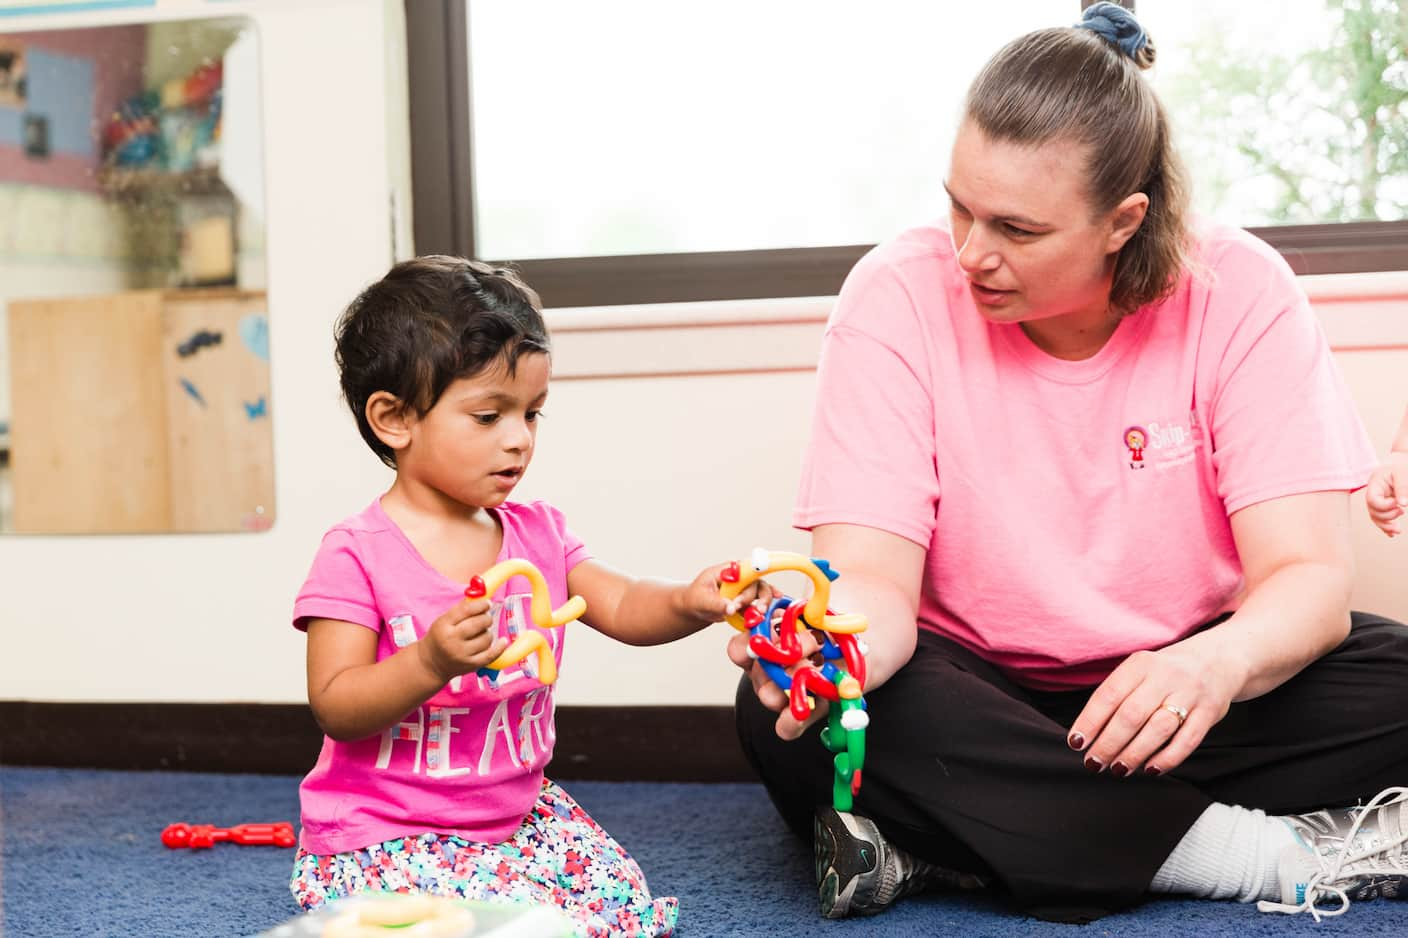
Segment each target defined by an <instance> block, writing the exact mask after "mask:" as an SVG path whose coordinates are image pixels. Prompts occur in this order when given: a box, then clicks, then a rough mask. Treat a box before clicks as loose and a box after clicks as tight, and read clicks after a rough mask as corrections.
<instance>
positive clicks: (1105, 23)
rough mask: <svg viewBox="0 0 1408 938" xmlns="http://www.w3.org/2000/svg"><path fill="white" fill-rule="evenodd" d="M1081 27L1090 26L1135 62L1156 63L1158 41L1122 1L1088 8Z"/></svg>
mask: <svg viewBox="0 0 1408 938" xmlns="http://www.w3.org/2000/svg"><path fill="white" fill-rule="evenodd" d="M1076 28H1077V29H1088V30H1090V31H1091V32H1093V33H1095V34H1096V35H1097V36H1099V37H1100V38H1101V39H1104V40H1105V41H1106V42H1108V43H1110V44H1111V45H1113V46H1115V47H1116V48H1118V49H1119V50H1120V52H1122V53H1124V54H1125V55H1127V56H1128V57H1129V58H1130V59H1131V60H1132V61H1133V62H1134V64H1135V65H1138V66H1139V67H1140V68H1148V67H1149V66H1150V65H1153V64H1154V43H1153V40H1151V39H1150V38H1149V34H1148V33H1146V32H1144V27H1143V26H1140V25H1139V21H1138V20H1137V19H1135V18H1134V14H1133V13H1131V12H1129V11H1128V10H1126V9H1125V8H1124V7H1122V6H1120V5H1119V4H1118V3H1109V2H1101V3H1094V4H1091V5H1090V6H1088V7H1086V8H1085V12H1084V13H1083V14H1082V15H1081V18H1080V22H1079V23H1077V24H1076Z"/></svg>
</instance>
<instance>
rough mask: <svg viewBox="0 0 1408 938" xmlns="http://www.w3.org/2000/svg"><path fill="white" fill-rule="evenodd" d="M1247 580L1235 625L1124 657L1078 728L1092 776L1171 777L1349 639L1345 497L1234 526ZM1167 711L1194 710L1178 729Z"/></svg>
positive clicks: (1270, 506) (1314, 499) (1251, 509)
mask: <svg viewBox="0 0 1408 938" xmlns="http://www.w3.org/2000/svg"><path fill="white" fill-rule="evenodd" d="M1231 525H1232V535H1233V538H1234V539H1235V541H1236V545H1237V552H1238V555H1239V556H1240V557H1241V560H1242V569H1243V572H1244V576H1245V579H1246V589H1245V592H1244V594H1243V600H1242V603H1241V605H1240V607H1239V608H1238V609H1237V611H1236V612H1235V613H1234V614H1233V615H1232V616H1231V617H1230V618H1228V619H1227V620H1226V621H1224V622H1222V623H1221V624H1219V625H1216V626H1214V627H1212V628H1209V629H1204V630H1203V631H1201V632H1198V633H1197V634H1195V635H1192V636H1189V637H1188V638H1186V639H1184V640H1183V641H1180V642H1176V643H1174V644H1172V645H1169V646H1168V647H1166V648H1162V649H1160V650H1158V651H1152V652H1138V653H1136V654H1134V655H1131V656H1130V657H1129V658H1127V659H1126V660H1125V661H1124V663H1122V664H1121V665H1120V666H1119V667H1118V668H1116V669H1115V671H1114V672H1113V673H1112V674H1111V675H1110V676H1109V677H1108V678H1106V679H1105V680H1104V682H1102V683H1101V685H1100V686H1099V687H1098V688H1097V689H1096V690H1095V692H1094V694H1092V695H1091V698H1090V701H1089V703H1087V704H1086V707H1085V709H1084V710H1082V711H1081V714H1080V716H1079V717H1078V718H1077V719H1076V721H1075V723H1074V724H1073V725H1072V727H1071V746H1072V748H1075V749H1078V750H1079V749H1084V748H1086V747H1085V743H1086V742H1087V741H1088V742H1089V748H1088V751H1087V754H1086V760H1087V767H1089V768H1091V769H1092V770H1096V771H1098V770H1102V769H1105V768H1110V769H1111V770H1112V771H1113V772H1114V774H1116V775H1120V776H1122V775H1126V774H1131V773H1133V772H1134V771H1136V770H1137V769H1138V768H1139V767H1140V766H1141V765H1145V766H1146V771H1149V772H1151V773H1153V774H1159V773H1163V772H1167V771H1169V770H1171V769H1173V768H1174V767H1176V766H1178V765H1179V764H1181V763H1182V762H1183V760H1184V759H1186V758H1188V756H1189V755H1190V754H1192V752H1193V751H1194V750H1195V749H1197V747H1198V745H1199V744H1200V743H1202V741H1203V737H1204V736H1205V735H1206V734H1207V732H1208V730H1209V729H1211V728H1212V727H1213V726H1214V725H1215V724H1216V723H1217V722H1218V721H1219V720H1221V719H1222V718H1223V717H1224V716H1226V714H1227V710H1228V708H1229V707H1230V706H1231V705H1232V703H1233V702H1235V701H1239V700H1247V699H1250V698H1253V697H1259V696H1261V695H1262V694H1265V693H1267V692H1268V691H1270V690H1273V689H1274V688H1276V687H1278V686H1280V685H1281V684H1282V683H1284V682H1285V681H1287V680H1289V679H1290V678H1291V677H1293V676H1294V675H1295V674H1296V673H1297V672H1299V671H1300V670H1301V669H1302V668H1304V667H1305V666H1306V665H1308V664H1310V663H1311V662H1313V661H1315V660H1316V659H1317V658H1320V657H1321V656H1323V655H1324V654H1326V653H1327V652H1329V651H1331V650H1332V649H1334V648H1335V647H1336V646H1337V645H1339V644H1340V642H1342V641H1343V640H1344V638H1345V636H1346V635H1347V634H1348V633H1349V595H1350V588H1351V585H1352V581H1353V576H1354V557H1353V551H1352V548H1351V543H1350V537H1349V496H1348V493H1346V492H1312V493H1307V494H1303V495H1290V496H1286V497H1283V498H1274V499H1270V500H1268V501H1264V502H1260V503H1257V504H1255V505H1250V506H1248V507H1246V508H1243V509H1242V510H1240V511H1238V512H1236V513H1234V514H1233V515H1232V516H1231ZM1168 705H1172V706H1173V707H1177V708H1182V709H1183V710H1184V711H1186V714H1187V716H1186V720H1183V721H1180V720H1179V718H1178V716H1177V715H1176V714H1175V713H1174V712H1173V711H1172V710H1171V709H1169V708H1168Z"/></svg>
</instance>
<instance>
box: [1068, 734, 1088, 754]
mask: <svg viewBox="0 0 1408 938" xmlns="http://www.w3.org/2000/svg"><path fill="white" fill-rule="evenodd" d="M1066 745H1068V746H1070V747H1071V748H1072V749H1074V750H1075V751H1076V752H1080V751H1081V750H1082V749H1084V748H1085V737H1084V736H1082V735H1080V734H1079V733H1072V734H1071V735H1069V736H1067V737H1066Z"/></svg>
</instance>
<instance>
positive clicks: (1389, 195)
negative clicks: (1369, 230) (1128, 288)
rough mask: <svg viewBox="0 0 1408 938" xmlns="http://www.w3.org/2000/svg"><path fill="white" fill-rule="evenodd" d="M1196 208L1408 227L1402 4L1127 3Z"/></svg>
mask: <svg viewBox="0 0 1408 938" xmlns="http://www.w3.org/2000/svg"><path fill="white" fill-rule="evenodd" d="M1139 19H1140V21H1141V22H1142V23H1144V25H1145V26H1146V27H1147V28H1148V30H1149V32H1150V34H1151V35H1152V36H1153V37H1154V40H1155V43H1156V45H1157V48H1158V63H1157V64H1156V65H1155V68H1154V71H1153V75H1152V77H1153V79H1154V82H1155V84H1156V86H1157V87H1158V89H1159V91H1160V93H1161V95H1162V96H1163V100H1164V102H1165V104H1166V105H1167V106H1168V108H1169V110H1170V113H1171V117H1172V119H1173V121H1174V126H1175V130H1176V132H1177V134H1178V145H1179V148H1180V149H1181V150H1182V152H1183V154H1184V156H1185V157H1186V159H1187V161H1188V164H1189V167H1190V169H1191V171H1192V175H1193V180H1194V186H1195V190H1194V198H1195V204H1196V206H1197V207H1198V209H1199V210H1200V211H1202V212H1204V213H1208V214H1212V215H1215V216H1217V217H1219V218H1221V219H1223V220H1225V221H1228V222H1232V223H1235V224H1239V225H1244V226H1259V225H1280V224H1325V223H1333V222H1348V221H1400V220H1403V219H1406V218H1408V56H1405V48H1408V0H1282V2H1280V3H1276V4H1264V3H1245V4H1231V3H1224V2H1222V0H1139Z"/></svg>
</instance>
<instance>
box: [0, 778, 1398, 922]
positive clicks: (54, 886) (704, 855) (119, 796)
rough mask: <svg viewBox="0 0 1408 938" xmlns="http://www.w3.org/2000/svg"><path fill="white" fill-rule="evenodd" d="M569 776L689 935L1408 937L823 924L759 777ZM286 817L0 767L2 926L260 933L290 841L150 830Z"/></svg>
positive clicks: (285, 868)
mask: <svg viewBox="0 0 1408 938" xmlns="http://www.w3.org/2000/svg"><path fill="white" fill-rule="evenodd" d="M564 785H565V787H567V788H568V790H569V791H571V792H572V793H573V794H574V795H575V796H576V797H577V799H578V800H579V801H580V802H581V803H582V804H583V806H584V807H586V809H587V810H588V811H590V812H591V813H592V814H593V815H594V816H595V817H596V818H597V819H598V820H599V821H600V822H601V823H602V824H603V825H604V826H605V827H606V828H607V830H609V831H611V832H612V833H613V834H615V835H616V837H617V838H618V839H619V840H620V841H621V842H622V843H623V844H624V845H625V846H626V848H627V849H628V850H630V851H631V852H632V853H633V854H634V855H635V856H636V858H637V859H639V860H640V863H641V865H642V866H643V867H644V868H645V872H646V875H647V877H648V878H649V880H650V885H651V888H652V889H653V890H654V891H655V892H656V894H658V895H675V896H679V897H680V904H681V916H680V929H679V934H680V935H682V936H687V938H713V936H726V935H776V936H791V935H796V936H811V935H816V934H825V935H838V936H839V935H866V936H871V935H877V936H885V935H896V936H899V935H904V936H910V935H920V934H924V935H932V934H939V933H943V934H949V935H962V936H965V938H968V936H974V938H980V936H993V938H998V936H1001V938H1007V936H1018V935H1020V936H1028V935H1034V936H1062V938H1096V936H1101V938H1103V936H1125V935H1128V936H1134V938H1143V936H1151V935H1197V936H1199V938H1251V936H1258V935H1310V934H1316V935H1331V934H1333V935H1336V936H1361V935H1384V936H1389V935H1392V936H1398V938H1402V936H1405V935H1408V904H1405V903H1398V902H1383V901H1380V902H1366V903H1360V904H1358V905H1356V906H1354V908H1352V909H1351V910H1350V911H1349V913H1348V914H1346V915H1344V916H1342V917H1339V918H1334V919H1326V920H1325V921H1324V922H1322V923H1321V924H1320V925H1318V926H1317V925H1316V924H1315V923H1314V922H1312V921H1311V919H1310V917H1309V916H1298V917H1295V918H1289V917H1282V916H1273V915H1262V914H1259V913H1257V912H1256V911H1255V909H1254V908H1252V907H1250V906H1243V905H1237V904H1234V903H1217V902H1198V901H1191V900H1161V901H1152V902H1149V903H1147V904H1146V905H1144V906H1142V907H1140V908H1139V909H1137V910H1135V911H1133V912H1128V913H1125V914H1121V915H1114V916H1110V917H1108V918H1105V919H1101V920H1100V921H1098V922H1096V923H1094V924H1092V925H1088V926H1084V927H1080V926H1071V925H1054V924H1051V923H1048V922H1040V921H1036V920H1034V919H1028V918H1024V917H1022V916H1019V915H1016V914H1013V913H1012V912H1010V911H1008V910H1006V909H1004V908H1003V907H1002V906H1001V905H999V904H998V903H996V902H994V901H992V900H990V899H986V898H974V897H971V896H962V897H958V896H951V895H933V896H921V897H917V898H912V899H908V900H905V901H904V902H902V903H900V904H898V905H897V906H896V907H895V908H893V909H891V910H889V911H888V912H886V913H885V914H883V915H881V916H878V917H875V918H870V919H860V920H850V921H840V922H828V921H825V920H823V919H821V918H819V917H818V916H817V912H816V898H815V890H814V888H813V886H812V883H811V876H812V873H811V856H810V851H808V850H806V849H804V848H803V846H802V845H801V844H800V843H798V842H797V841H796V840H795V839H793V838H792V837H791V836H790V835H789V834H788V833H787V832H786V830H785V828H784V827H783V826H782V823H781V821H779V820H778V818H777V816H776V815H775V814H774V813H773V811H772V808H771V806H770V804H769V803H768V800H767V797H766V796H765V795H764V794H763V791H762V789H761V788H760V787H758V786H756V785H675V784H671V785H664V784H619V783H609V782H577V783H575V784H574V783H571V782H566V783H564ZM297 818H298V780H297V779H295V778H291V777H284V776H257V775H197V774H184V773H175V772H171V773H157V772H93V771H77V770H62V769H28V768H14V767H8V766H7V767H3V768H0V864H3V865H0V880H2V881H3V893H2V894H0V895H3V917H2V918H0V926H2V927H0V934H3V935H5V936H6V938H29V936H36V938H52V936H65V938H67V936H87V935H97V936H143V938H165V936H172V938H177V936H179V938H185V936H189V935H211V936H240V935H249V934H252V933H254V932H258V931H261V930H263V929H266V928H269V927H270V926H272V925H275V924H277V923H279V922H281V921H283V920H285V919H287V918H289V917H291V916H292V915H294V914H295V913H296V911H297V910H296V908H295V906H294V904H293V900H292V898H291V897H290V896H289V892H288V887H287V882H288V873H289V866H290V863H291V862H292V858H293V851H292V850H281V849H278V848H274V847H235V846H230V845H219V846H216V847H215V848H214V849H211V850H200V851H191V850H168V849H167V848H166V847H163V846H162V845H161V841H160V839H159V835H160V833H161V829H162V828H163V827H165V826H166V825H167V824H169V823H172V822H174V821H187V822H191V823H212V824H237V823H240V822H249V821H278V820H290V821H295V822H296V821H297Z"/></svg>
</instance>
